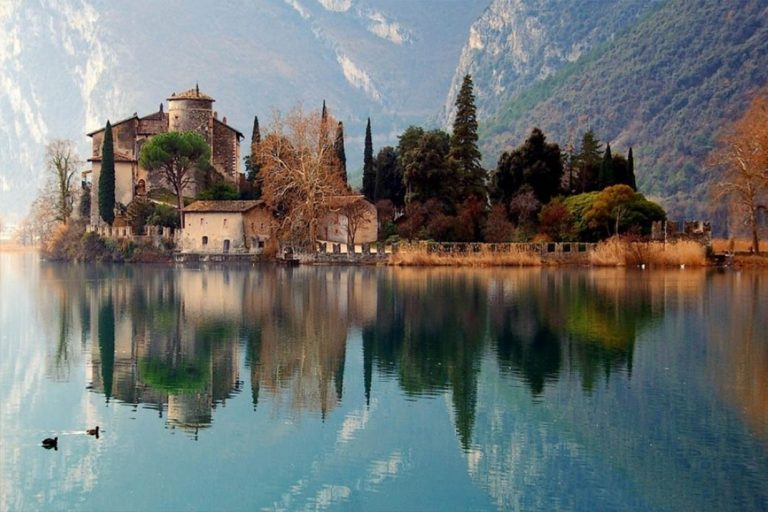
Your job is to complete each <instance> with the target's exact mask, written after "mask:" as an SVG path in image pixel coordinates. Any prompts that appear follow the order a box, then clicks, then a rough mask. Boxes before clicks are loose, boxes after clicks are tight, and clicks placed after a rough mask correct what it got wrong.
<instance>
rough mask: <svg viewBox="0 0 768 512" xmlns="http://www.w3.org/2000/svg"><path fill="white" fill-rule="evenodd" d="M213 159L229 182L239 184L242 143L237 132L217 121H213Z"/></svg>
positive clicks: (214, 164) (217, 168)
mask: <svg viewBox="0 0 768 512" xmlns="http://www.w3.org/2000/svg"><path fill="white" fill-rule="evenodd" d="M225 120H226V118H225ZM211 160H212V161H213V166H214V167H215V168H216V170H217V171H218V172H219V173H220V174H222V175H223V176H224V178H225V179H226V180H227V181H228V182H230V183H233V184H234V185H235V186H239V180H238V177H239V174H240V143H239V141H238V140H237V132H236V131H234V130H233V129H232V128H229V127H228V126H226V125H224V124H222V123H219V122H216V121H214V123H213V144H212V155H211Z"/></svg>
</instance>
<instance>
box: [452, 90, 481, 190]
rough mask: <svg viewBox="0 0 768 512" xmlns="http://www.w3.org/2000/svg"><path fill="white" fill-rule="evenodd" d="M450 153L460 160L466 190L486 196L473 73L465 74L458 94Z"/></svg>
mask: <svg viewBox="0 0 768 512" xmlns="http://www.w3.org/2000/svg"><path fill="white" fill-rule="evenodd" d="M450 156H451V158H452V159H453V160H454V161H456V162H457V163H458V166H459V172H460V174H461V178H462V179H461V181H462V188H463V189H464V192H463V193H464V194H466V195H467V196H476V197H480V198H483V199H484V198H485V196H486V172H485V169H483V168H482V167H481V166H480V158H481V155H480V150H479V149H478V148H477V109H476V108H475V95H474V93H473V92H472V77H471V76H470V75H465V76H464V80H463V82H462V84H461V89H460V90H459V94H458V95H457V96H456V118H455V119H454V121H453V134H452V135H451V146H450Z"/></svg>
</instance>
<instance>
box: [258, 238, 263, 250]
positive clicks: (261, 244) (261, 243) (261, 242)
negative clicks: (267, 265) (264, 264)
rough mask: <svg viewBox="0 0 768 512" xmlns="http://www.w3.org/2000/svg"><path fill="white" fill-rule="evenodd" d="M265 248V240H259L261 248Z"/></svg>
mask: <svg viewBox="0 0 768 512" xmlns="http://www.w3.org/2000/svg"><path fill="white" fill-rule="evenodd" d="M263 248H264V240H259V249H263Z"/></svg>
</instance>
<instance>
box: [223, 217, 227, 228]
mask: <svg viewBox="0 0 768 512" xmlns="http://www.w3.org/2000/svg"><path fill="white" fill-rule="evenodd" d="M224 227H227V218H226V217H224Z"/></svg>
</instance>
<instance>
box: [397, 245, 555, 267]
mask: <svg viewBox="0 0 768 512" xmlns="http://www.w3.org/2000/svg"><path fill="white" fill-rule="evenodd" d="M388 263H389V264H390V265H395V266H412V267H417V266H421V267H497V266H502V267H503V266H507V267H511V266H515V267H532V266H540V265H541V256H539V254H538V253H534V252H531V251H527V250H524V249H522V248H519V247H515V246H512V247H510V248H509V249H508V250H504V251H491V250H490V248H489V247H488V246H485V245H481V246H479V250H478V251H467V252H460V253H438V252H429V251H428V250H427V246H426V244H418V243H416V244H409V245H401V246H400V247H399V249H398V251H397V252H396V253H394V254H393V255H392V256H390V258H389V262H388Z"/></svg>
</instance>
